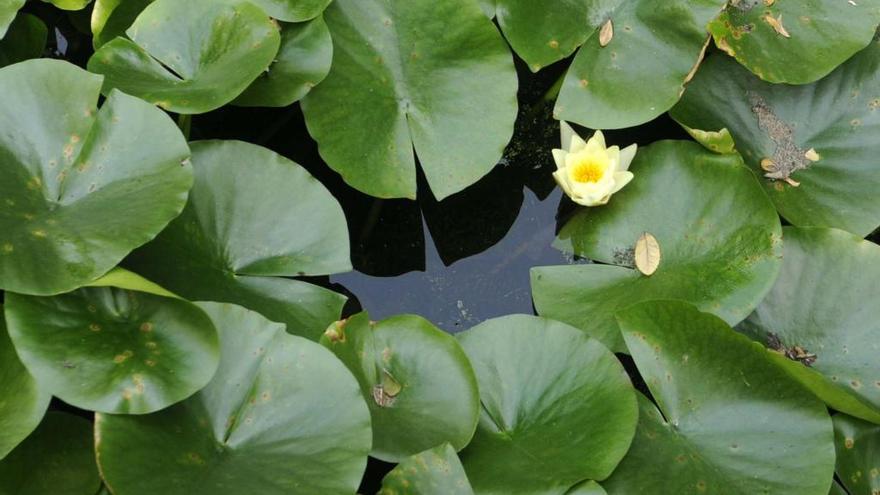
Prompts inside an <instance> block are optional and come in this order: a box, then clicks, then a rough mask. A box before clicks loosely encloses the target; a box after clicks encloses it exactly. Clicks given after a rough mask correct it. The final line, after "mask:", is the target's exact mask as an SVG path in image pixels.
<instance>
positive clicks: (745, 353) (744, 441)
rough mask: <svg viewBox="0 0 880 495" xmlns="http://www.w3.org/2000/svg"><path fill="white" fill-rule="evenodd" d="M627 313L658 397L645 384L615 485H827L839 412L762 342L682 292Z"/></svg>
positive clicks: (810, 491)
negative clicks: (683, 298) (831, 412)
mask: <svg viewBox="0 0 880 495" xmlns="http://www.w3.org/2000/svg"><path fill="white" fill-rule="evenodd" d="M618 321H619V322H620V329H621V332H622V333H623V336H624V338H625V339H626V344H627V346H628V347H629V350H630V353H631V354H632V357H633V359H634V360H635V363H636V366H637V367H638V369H639V373H641V375H642V377H644V379H645V382H646V383H647V386H648V388H649V389H650V391H651V394H652V395H653V396H654V399H655V400H656V402H657V406H655V405H654V404H652V403H651V401H650V400H648V399H646V398H645V397H644V396H641V394H639V408H640V411H641V413H640V419H639V427H638V431H637V432H636V437H635V440H634V441H633V444H632V447H631V448H630V451H629V452H628V453H627V456H626V458H624V460H623V462H621V463H620V466H619V467H618V468H617V470H616V471H615V472H614V474H613V475H612V476H611V478H609V479H607V480H605V481H603V482H602V486H603V487H604V488H605V490H606V491H607V492H608V493H609V494H610V495H616V494H621V495H623V494H627V495H628V494H633V493H676V494H691V493H692V494H699V493H724V494H727V495H754V494H757V493H761V494H770V493H772V494H774V495H788V494H791V495H826V494H827V493H828V488H829V486H830V484H831V479H832V476H833V471H834V445H833V431H832V425H831V418H829V416H828V412H827V410H826V409H825V406H824V404H822V403H821V402H820V401H818V400H816V399H815V397H813V395H812V394H810V393H809V392H808V391H807V390H805V389H803V388H802V387H800V386H799V385H798V384H797V382H795V381H794V380H792V379H791V378H790V377H789V376H788V375H787V374H786V373H785V372H784V371H783V370H782V369H780V368H779V367H778V366H776V365H775V364H774V363H773V362H771V361H770V360H768V359H767V353H766V352H765V351H764V350H763V349H762V348H761V347H760V346H757V345H755V344H754V343H753V342H751V341H750V340H749V339H748V338H746V337H745V336H743V335H740V334H738V333H736V332H734V331H733V330H732V329H731V328H730V327H729V326H728V325H727V324H726V323H724V321H723V320H721V319H720V318H718V317H716V316H714V315H711V314H708V313H701V312H700V311H699V310H697V309H696V308H695V307H694V306H692V305H690V304H688V303H685V302H680V301H648V302H643V303H640V304H638V305H635V306H633V307H631V308H628V309H626V310H623V311H622V312H620V313H619V314H618ZM658 407H659V409H658Z"/></svg>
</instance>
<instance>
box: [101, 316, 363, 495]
mask: <svg viewBox="0 0 880 495" xmlns="http://www.w3.org/2000/svg"><path fill="white" fill-rule="evenodd" d="M199 306H200V307H201V308H202V309H204V310H205V311H206V312H207V313H208V315H209V316H210V317H211V318H212V319H213V320H214V322H215V324H216V325H217V329H218V332H219V334H220V342H221V346H222V351H221V359H220V367H219V368H218V370H217V374H216V375H215V376H214V379H213V380H212V381H211V383H209V384H208V386H207V387H205V388H204V389H203V390H202V391H200V392H199V393H198V394H196V395H195V396H193V397H191V398H189V399H187V400H186V401H184V402H182V403H180V404H177V405H174V406H172V407H170V408H168V409H165V410H163V411H160V412H158V413H154V414H149V415H144V416H116V415H105V414H98V415H96V418H95V419H96V422H95V435H96V438H98V444H97V446H96V451H97V457H98V463H99V465H100V467H101V472H102V473H103V475H104V480H105V482H106V484H107V486H108V487H109V488H110V490H111V491H112V492H113V493H125V494H128V495H155V494H157V493H169V494H171V493H187V494H190V495H240V494H242V493H259V494H261V495H281V494H290V493H321V494H330V495H332V494H351V493H353V492H354V491H355V490H356V489H357V487H358V483H359V482H360V479H361V475H362V474H363V471H364V467H365V466H366V462H367V454H368V453H369V451H370V438H371V433H370V415H369V411H368V410H367V406H366V405H365V404H364V401H363V398H362V397H361V393H360V390H359V389H358V386H357V382H356V381H355V379H354V378H353V377H352V376H351V374H350V373H349V372H348V370H346V369H345V366H343V365H342V363H340V362H339V361H338V360H337V359H336V358H335V357H334V356H333V354H332V353H330V352H329V351H327V350H326V349H324V348H323V347H321V346H320V345H318V344H316V343H314V342H310V341H308V340H306V339H304V338H301V337H296V336H293V335H289V334H287V333H286V332H285V331H284V326H283V325H280V324H277V323H272V322H270V321H268V320H266V319H265V318H263V317H262V316H260V315H259V314H257V313H255V312H253V311H248V310H246V309H244V308H241V307H239V306H233V305H230V304H218V303H200V304H199Z"/></svg>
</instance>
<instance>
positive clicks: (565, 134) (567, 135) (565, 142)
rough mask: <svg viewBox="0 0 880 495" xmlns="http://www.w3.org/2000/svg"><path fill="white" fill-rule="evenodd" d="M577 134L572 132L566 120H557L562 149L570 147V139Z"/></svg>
mask: <svg viewBox="0 0 880 495" xmlns="http://www.w3.org/2000/svg"><path fill="white" fill-rule="evenodd" d="M574 136H577V133H576V132H574V129H572V128H571V126H570V125H569V124H568V122H566V121H564V120H560V121H559V137H560V142H561V143H562V149H564V150H570V149H571V139H572V138H573V137H574Z"/></svg>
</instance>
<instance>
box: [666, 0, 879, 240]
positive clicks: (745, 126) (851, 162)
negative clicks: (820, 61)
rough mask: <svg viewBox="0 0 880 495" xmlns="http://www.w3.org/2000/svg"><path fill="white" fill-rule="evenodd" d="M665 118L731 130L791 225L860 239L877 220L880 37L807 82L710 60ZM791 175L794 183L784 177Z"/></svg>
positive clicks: (729, 61)
mask: <svg viewBox="0 0 880 495" xmlns="http://www.w3.org/2000/svg"><path fill="white" fill-rule="evenodd" d="M780 3H782V4H785V2H780ZM859 3H861V2H859ZM847 8H849V6H848V4H847V3H846V2H842V3H841V6H840V10H846V9H847ZM671 115H672V117H673V118H675V120H677V121H678V122H679V123H681V124H683V125H686V126H688V127H691V128H694V129H703V130H708V131H715V130H718V129H720V128H722V127H726V128H728V129H729V130H730V132H731V134H732V135H733V138H734V140H735V141H736V143H737V148H738V149H739V151H740V152H741V153H742V155H743V157H744V158H745V161H746V163H747V164H748V165H749V166H750V167H751V168H752V169H753V170H754V171H755V172H756V173H758V174H759V175H765V174H766V175H767V176H768V178H765V179H761V182H762V184H763V186H764V189H765V190H766V191H767V193H768V194H769V195H770V199H771V200H773V203H775V204H776V208H777V209H778V210H779V213H780V214H782V216H783V217H785V219H786V220H788V221H789V222H791V223H792V224H794V225H797V226H802V227H811V226H815V227H835V228H840V229H844V230H848V231H850V232H852V233H854V234H859V235H861V236H865V235H867V234H868V233H870V232H871V231H872V230H874V229H875V228H877V227H878V225H880V203H878V202H877V201H876V190H875V188H874V186H873V185H874V184H876V183H877V182H878V181H880V168H878V167H877V166H876V157H877V154H878V153H880V143H878V142H877V141H876V140H875V139H874V136H876V134H877V132H880V40H878V41H876V42H874V43H871V45H870V46H869V47H868V48H866V49H865V50H864V51H862V52H861V53H859V54H857V55H856V56H855V57H853V58H852V59H850V60H849V61H848V62H846V63H845V64H844V65H842V66H841V67H840V68H838V69H837V70H836V71H834V72H833V73H832V74H831V75H829V76H828V77H826V78H824V79H822V80H821V81H819V82H817V83H814V84H810V85H805V86H788V85H779V84H770V83H766V82H763V81H761V80H760V79H758V78H757V77H756V76H754V75H753V74H751V73H750V72H749V71H747V70H745V69H744V68H742V67H741V66H740V65H739V64H737V63H736V62H735V61H734V60H732V59H731V58H729V57H725V56H721V55H717V56H712V57H709V58H708V59H707V60H706V62H705V63H704V64H703V67H702V68H701V69H700V71H699V72H698V73H697V76H696V77H695V78H694V80H693V82H692V83H691V85H690V86H689V87H688V90H687V92H686V93H685V95H684V97H683V98H682V101H681V102H680V103H679V104H678V105H677V106H676V107H675V108H674V109H673V110H672V112H671ZM811 151H812V152H813V153H815V154H812V153H810V152H811ZM808 155H812V159H811V157H810V156H808ZM768 160H769V162H768ZM762 161H763V162H764V166H765V168H766V169H767V170H765V168H762V165H761V164H762ZM771 162H772V164H771ZM787 176H788V177H789V178H790V180H792V181H796V182H795V183H800V185H798V186H797V187H795V186H794V185H793V184H787V183H785V181H784V180H782V179H784V178H785V177H787ZM772 178H775V180H774V179H772Z"/></svg>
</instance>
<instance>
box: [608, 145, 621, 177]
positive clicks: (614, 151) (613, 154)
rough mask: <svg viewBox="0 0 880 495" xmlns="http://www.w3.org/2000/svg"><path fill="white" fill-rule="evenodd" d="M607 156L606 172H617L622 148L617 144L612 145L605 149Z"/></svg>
mask: <svg viewBox="0 0 880 495" xmlns="http://www.w3.org/2000/svg"><path fill="white" fill-rule="evenodd" d="M605 156H607V157H608V170H607V171H606V173H608V174H613V173H614V172H617V168H618V167H619V166H620V148H619V147H617V146H612V147H610V148H608V149H607V150H605Z"/></svg>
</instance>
